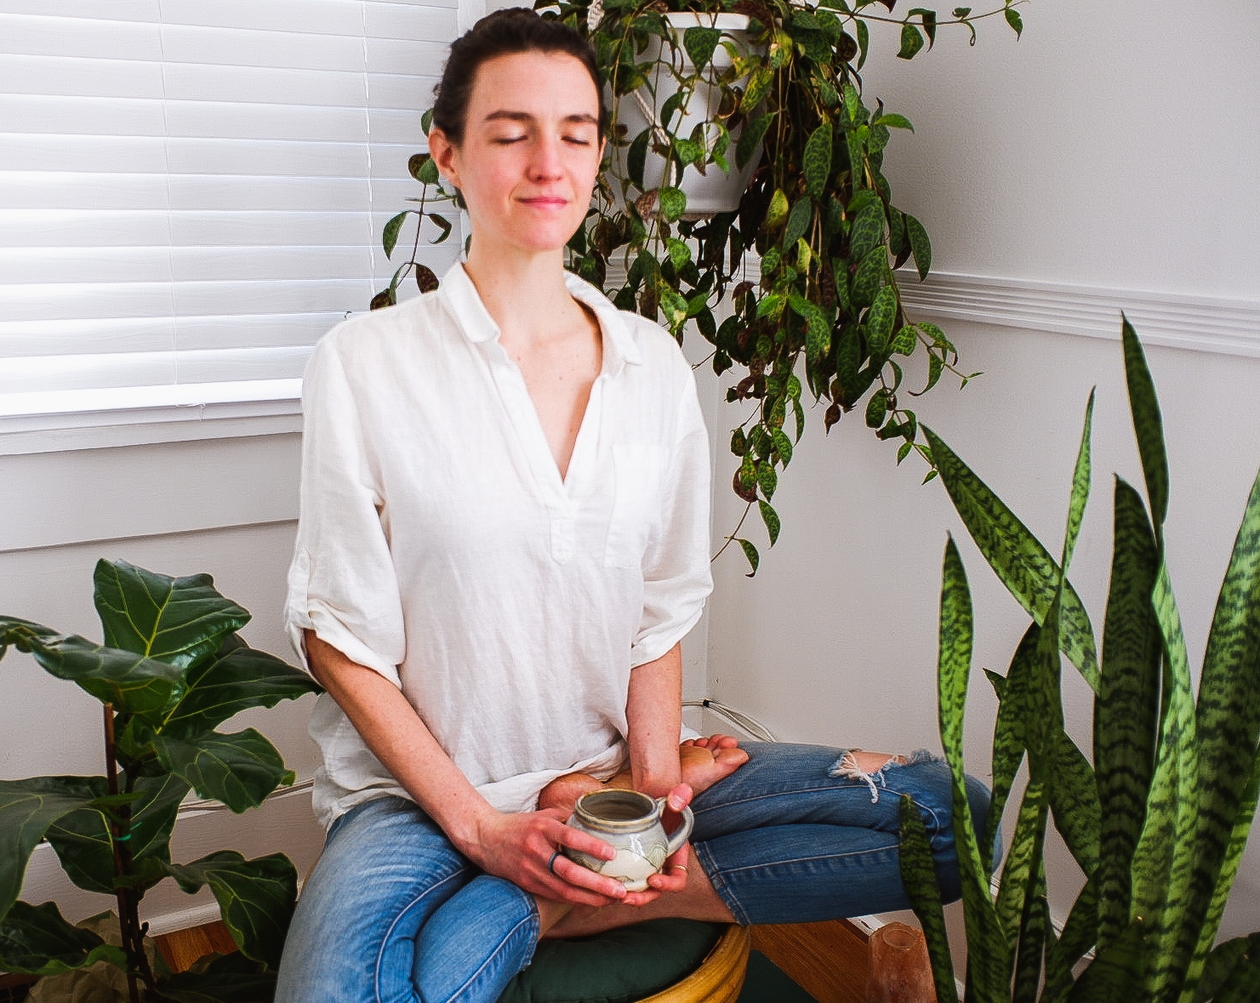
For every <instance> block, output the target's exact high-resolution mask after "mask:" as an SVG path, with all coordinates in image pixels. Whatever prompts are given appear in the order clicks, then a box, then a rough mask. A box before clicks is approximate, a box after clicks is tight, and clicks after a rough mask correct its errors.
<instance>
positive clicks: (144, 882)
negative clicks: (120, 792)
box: [45, 774, 188, 895]
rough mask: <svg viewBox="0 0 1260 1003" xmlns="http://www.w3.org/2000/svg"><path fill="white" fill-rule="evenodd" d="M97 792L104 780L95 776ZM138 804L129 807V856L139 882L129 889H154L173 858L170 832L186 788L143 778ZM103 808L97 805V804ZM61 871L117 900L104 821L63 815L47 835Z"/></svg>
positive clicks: (172, 780)
mask: <svg viewBox="0 0 1260 1003" xmlns="http://www.w3.org/2000/svg"><path fill="white" fill-rule="evenodd" d="M90 780H91V781H93V785H92V786H93V789H94V790H97V789H99V790H100V791H101V793H102V794H103V793H104V790H105V779H104V777H92V778H90ZM134 793H135V794H136V795H137V797H136V799H135V800H133V801H131V802H130V815H131V824H130V827H129V829H130V835H129V836H128V838H127V847H128V849H129V850H130V851H131V859H132V866H133V870H134V873H135V881H133V882H131V883H130V884H129V887H132V888H137V889H140V890H144V889H147V888H151V887H152V886H153V885H155V884H157V883H158V882H159V881H160V880H162V878H164V877H165V876H166V872H165V871H164V870H163V869H162V865H163V864H166V863H169V862H170V859H171V851H170V841H171V830H172V829H173V828H174V827H175V816H176V814H177V813H178V811H179V804H180V802H181V801H182V800H183V799H184V795H186V794H187V793H188V785H187V784H186V783H184V782H183V781H182V780H180V779H179V778H178V777H174V776H171V775H170V774H165V775H163V776H160V777H140V778H139V779H138V780H136V781H135V784H134ZM97 803H98V804H99V803H100V802H99V801H98V802H97ZM45 835H46V837H47V839H48V842H49V843H51V844H52V848H53V850H54V851H56V854H57V857H58V859H59V860H60V861H61V866H62V869H63V870H64V871H65V872H66V877H68V878H69V879H70V880H71V881H72V882H74V883H75V884H76V885H78V886H79V887H80V888H84V889H86V890H88V891H90V892H100V893H101V894H103V895H113V894H114V891H115V888H114V842H113V839H112V838H111V836H110V832H109V826H108V823H107V822H106V820H105V817H104V816H103V815H102V814H101V813H100V812H99V811H96V810H93V809H91V808H81V809H79V810H77V811H73V812H71V813H70V814H68V815H64V816H62V817H61V818H60V819H58V820H57V822H55V823H54V824H53V825H51V826H50V827H49V828H48V831H47V833H45Z"/></svg>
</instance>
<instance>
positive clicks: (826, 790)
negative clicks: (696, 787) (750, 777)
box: [692, 782, 863, 817]
mask: <svg viewBox="0 0 1260 1003" xmlns="http://www.w3.org/2000/svg"><path fill="white" fill-rule="evenodd" d="M862 786H863V785H862V784H860V783H852V782H841V783H830V784H824V785H822V786H820V787H794V788H792V789H791V790H783V791H772V792H770V793H766V794H754V795H752V796H750V797H742V798H738V799H735V800H729V801H723V802H722V803H721V804H718V805H713V806H712V807H711V808H693V809H692V811H693V812H694V813H695V815H696V816H697V817H699V816H701V815H704V814H706V813H708V812H711V811H721V810H723V809H728V808H731V807H733V806H735V805H744V804H753V803H754V802H756V801H767V800H770V799H773V798H781V797H796V796H797V795H801V794H806V795H809V794H831V793H834V792H835V791H837V790H843V789H845V788H858V787H862Z"/></svg>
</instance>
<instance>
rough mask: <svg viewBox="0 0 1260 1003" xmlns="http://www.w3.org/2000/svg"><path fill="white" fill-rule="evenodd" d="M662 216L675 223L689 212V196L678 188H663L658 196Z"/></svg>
mask: <svg viewBox="0 0 1260 1003" xmlns="http://www.w3.org/2000/svg"><path fill="white" fill-rule="evenodd" d="M657 201H658V204H659V205H660V208H661V215H662V216H664V217H665V219H667V220H668V221H669V222H671V223H673V222H674V221H675V220H677V219H678V218H679V217H681V216H682V214H683V213H684V212H686V211H687V196H686V195H685V194H683V192H682V190H681V189H678V188H662V189H661V190H660V192H659V193H658V194H657Z"/></svg>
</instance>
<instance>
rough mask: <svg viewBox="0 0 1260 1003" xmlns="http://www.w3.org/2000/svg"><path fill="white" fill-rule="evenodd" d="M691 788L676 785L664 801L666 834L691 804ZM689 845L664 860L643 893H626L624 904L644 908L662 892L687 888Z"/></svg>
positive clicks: (662, 821) (678, 823)
mask: <svg viewBox="0 0 1260 1003" xmlns="http://www.w3.org/2000/svg"><path fill="white" fill-rule="evenodd" d="M691 796H692V795H691V788H690V787H689V786H687V785H686V784H679V785H678V786H677V787H675V788H674V789H673V790H672V791H670V792H669V794H668V795H667V796H666V798H665V811H664V813H663V814H662V817H661V824H662V825H663V826H664V827H665V831H666V832H667V833H672V832H673V831H674V830H675V829H677V828H678V826H679V825H680V824H681V819H680V817H679V816H680V814H681V812H682V810H683V809H684V808H686V807H687V805H689V804H690V803H691ZM690 862H691V844H690V843H687V842H684V843H683V845H682V846H680V847H679V848H678V849H677V851H675V852H674V853H671V854H670V855H669V856H668V857H667V858H666V860H665V863H664V864H663V865H662V867H661V869H660V871H658V872H657V873H656V874H652V875H650V876H649V877H648V879H647V880H648V888H647V891H642V892H627V893H626V897H625V904H626V905H632V906H641V905H647V904H648V903H649V902H654V901H656V900H657V899H658V898H660V897H661V894H662V893H663V892H680V891H682V890H683V889H684V888H686V887H687V868H688V867H690V866H691V864H690Z"/></svg>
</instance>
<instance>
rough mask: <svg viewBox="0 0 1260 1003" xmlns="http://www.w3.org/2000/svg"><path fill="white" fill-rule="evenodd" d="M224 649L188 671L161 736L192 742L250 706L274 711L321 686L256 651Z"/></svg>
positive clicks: (163, 726) (275, 659)
mask: <svg viewBox="0 0 1260 1003" xmlns="http://www.w3.org/2000/svg"><path fill="white" fill-rule="evenodd" d="M238 644H239V646H227V645H225V646H224V648H223V650H222V651H221V652H220V655H219V657H218V658H216V659H214V660H213V661H206V662H202V663H201V664H199V665H196V666H194V667H193V668H191V669H189V670H188V674H187V677H186V682H187V688H186V689H185V690H184V695H183V697H182V698H181V699H180V701H179V702H178V703H177V704H176V705H175V706H174V708H173V709H172V710H171V711H170V713H169V714H167V716H166V718H165V720H164V721H163V724H162V733H163V734H166V735H172V736H175V737H178V738H191V737H193V736H196V735H199V734H202V733H204V732H207V731H209V730H211V729H212V728H215V727H217V726H218V725H220V724H222V723H223V722H224V721H226V720H227V719H228V718H230V717H232V716H233V715H235V714H238V713H240V712H241V711H243V710H247V709H249V708H251V707H274V706H275V705H276V704H278V703H279V702H280V701H281V700H296V699H297V698H298V697H301V696H305V695H306V694H307V693H318V692H320V686H319V684H318V683H317V682H315V680H314V679H312V678H311V677H310V676H309V675H307V674H306V673H305V672H303V671H301V670H300V669H295V668H294V667H293V666H291V665H289V664H288V663H287V662H284V661H281V660H280V659H279V658H276V657H275V656H274V655H269V654H267V652H265V651H258V650H257V649H255V648H250V647H246V646H245V645H244V643H243V642H238Z"/></svg>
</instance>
